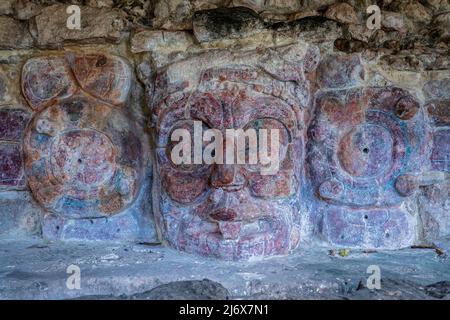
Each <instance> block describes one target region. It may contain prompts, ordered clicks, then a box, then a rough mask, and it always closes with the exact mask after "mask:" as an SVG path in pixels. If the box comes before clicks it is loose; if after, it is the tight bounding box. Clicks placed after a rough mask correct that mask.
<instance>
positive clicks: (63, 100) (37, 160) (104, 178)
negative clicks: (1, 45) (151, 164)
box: [22, 53, 143, 218]
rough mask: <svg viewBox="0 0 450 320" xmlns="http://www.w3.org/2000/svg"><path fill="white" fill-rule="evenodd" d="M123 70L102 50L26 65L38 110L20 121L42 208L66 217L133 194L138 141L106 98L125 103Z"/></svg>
mask: <svg viewBox="0 0 450 320" xmlns="http://www.w3.org/2000/svg"><path fill="white" fill-rule="evenodd" d="M130 72H131V71H130V68H129V67H128V65H127V63H126V62H125V61H123V60H122V59H120V58H118V57H113V56H109V55H104V54H84V55H83V54H75V53H68V54H67V55H66V56H65V57H64V56H50V57H38V58H33V59H30V60H29V61H28V62H27V63H26V64H25V66H24V68H23V72H22V73H23V77H22V87H23V92H24V95H25V97H26V98H27V100H28V102H29V104H30V105H31V106H32V107H33V108H35V109H37V110H40V111H39V112H37V113H36V114H35V115H34V117H33V119H32V121H31V123H30V125H29V126H28V128H27V133H26V137H25V141H24V154H25V159H26V160H25V168H26V172H27V175H28V178H29V186H30V188H31V191H32V192H33V195H34V197H35V198H36V199H37V200H38V202H39V203H40V204H41V205H43V206H44V207H45V208H46V209H47V210H49V211H52V212H57V213H60V214H62V215H63V216H65V217H66V218H74V217H75V218H77V217H98V216H105V215H106V216H109V215H113V214H116V213H118V212H120V211H122V210H123V209H124V208H126V207H128V206H129V205H130V204H131V203H132V202H133V201H134V199H135V198H136V195H137V193H138V191H139V187H140V184H141V183H140V181H141V177H140V175H141V170H142V153H143V151H142V146H141V142H140V139H139V137H138V136H137V133H136V132H135V129H134V126H133V124H132V123H131V122H130V121H129V119H128V117H127V115H126V114H125V113H124V112H122V111H120V110H119V109H118V107H115V106H112V105H109V104H106V103H105V102H108V103H111V104H115V105H120V104H123V103H124V102H125V100H126V99H127V97H128V93H129V89H130V82H131V79H130V78H131V74H130ZM72 74H73V75H74V76H72ZM95 98H97V99H95ZM102 101H105V102H102Z"/></svg>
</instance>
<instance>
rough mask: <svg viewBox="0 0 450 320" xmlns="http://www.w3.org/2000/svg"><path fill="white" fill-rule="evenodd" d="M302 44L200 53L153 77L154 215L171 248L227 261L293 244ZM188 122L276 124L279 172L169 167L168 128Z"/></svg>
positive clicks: (304, 90) (304, 89) (305, 99)
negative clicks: (241, 52)
mask: <svg viewBox="0 0 450 320" xmlns="http://www.w3.org/2000/svg"><path fill="white" fill-rule="evenodd" d="M306 49H307V48H304V47H302V46H297V47H296V46H293V47H287V48H280V50H278V51H275V50H274V51H273V52H267V53H266V54H258V53H254V52H251V53H248V54H247V55H238V54H233V53H231V52H230V53H228V54H226V55H223V54H222V55H221V56H220V57H219V56H216V55H215V54H214V53H213V54H205V55H202V56H200V57H198V58H197V59H195V58H193V59H190V60H186V61H182V62H179V63H175V64H173V65H172V66H170V67H169V68H168V69H167V70H165V71H164V72H162V73H160V74H158V78H157V81H156V88H155V96H154V97H153V98H154V100H153V114H154V115H153V119H155V121H154V123H153V125H154V126H155V129H156V134H157V143H158V148H157V163H158V166H157V170H158V174H159V181H158V182H157V184H156V185H155V186H156V192H158V199H159V208H158V211H159V213H158V214H157V222H158V224H159V227H160V229H161V231H162V235H163V237H164V239H165V240H166V241H167V242H168V243H169V244H170V245H171V246H173V247H175V248H177V249H179V250H182V251H187V252H193V253H197V254H201V255H206V256H213V257H219V258H223V259H229V260H242V259H250V258H254V257H263V256H272V255H280V254H287V253H288V252H290V251H291V250H292V249H293V248H295V247H296V246H297V244H298V242H299V240H300V220H301V217H300V212H299V209H298V208H299V202H298V201H299V200H300V197H299V194H298V189H299V182H300V180H301V176H300V174H301V168H302V155H303V145H304V142H303V138H302V129H303V128H304V123H303V109H304V108H306V107H307V106H308V103H309V83H308V81H307V80H306V79H305V77H304V74H303V68H302V65H303V62H304V61H303V58H304V57H305V56H306V52H308V50H306ZM250 57H251V58H250ZM218 58H219V59H220V60H219V59H218ZM288 59H289V60H288ZM294 60H295V61H296V63H293V61H294ZM244 62H245V65H242V64H243V63H244ZM309 62H310V61H309V60H308V63H309ZM192 66H195V67H194V68H192ZM312 68H313V67H312ZM181 70H183V72H181ZM188 77H189V78H188ZM194 79H198V82H197V81H192V80H194ZM286 81H290V82H286ZM194 120H197V121H201V122H202V123H203V127H204V128H205V129H206V128H215V129H218V130H220V131H221V132H222V133H223V134H224V136H225V130H226V129H230V128H243V129H247V128H255V129H257V130H259V129H262V128H266V129H274V128H276V129H278V130H279V131H280V144H281V149H280V150H281V151H280V168H279V171H278V172H277V173H275V174H273V175H263V174H261V170H262V167H261V165H259V166H258V165H234V164H225V165H223V164H212V165H206V164H204V165H190V166H189V165H175V164H174V163H173V162H172V160H171V156H170V152H171V150H172V148H173V144H172V143H171V142H170V135H171V133H172V132H173V130H175V129H177V128H185V129H188V130H189V131H192V128H193V125H194V124H193V121H194Z"/></svg>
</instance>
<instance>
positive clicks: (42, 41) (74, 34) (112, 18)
mask: <svg viewBox="0 0 450 320" xmlns="http://www.w3.org/2000/svg"><path fill="white" fill-rule="evenodd" d="M80 8H81V20H82V27H81V29H80V30H77V29H74V30H71V29H69V28H67V27H66V25H67V18H68V16H69V15H68V14H67V13H66V9H67V5H64V4H55V5H52V6H49V7H45V8H43V10H42V12H41V13H40V14H39V15H37V16H36V17H34V18H33V19H34V20H35V22H34V24H33V25H32V26H33V27H34V29H33V32H34V33H35V34H36V35H37V36H36V37H37V44H38V46H43V47H59V46H61V45H62V44H63V43H67V42H69V43H70V42H75V41H77V42H84V43H99V42H118V41H119V40H120V39H121V38H122V34H123V32H124V31H125V30H126V28H127V25H126V21H125V17H124V15H123V13H122V12H120V11H118V10H114V9H110V8H100V9H99V8H92V7H87V6H80Z"/></svg>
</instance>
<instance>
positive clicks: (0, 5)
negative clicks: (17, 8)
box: [0, 0, 16, 15]
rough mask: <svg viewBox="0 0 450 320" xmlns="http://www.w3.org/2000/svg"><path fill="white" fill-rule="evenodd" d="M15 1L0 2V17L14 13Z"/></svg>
mask: <svg viewBox="0 0 450 320" xmlns="http://www.w3.org/2000/svg"><path fill="white" fill-rule="evenodd" d="M15 1H16V0H3V1H1V2H0V15H10V14H13V13H14V2H15Z"/></svg>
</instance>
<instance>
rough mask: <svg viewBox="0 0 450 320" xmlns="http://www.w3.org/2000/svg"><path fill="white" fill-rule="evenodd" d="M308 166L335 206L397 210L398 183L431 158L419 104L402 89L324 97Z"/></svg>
mask: <svg viewBox="0 0 450 320" xmlns="http://www.w3.org/2000/svg"><path fill="white" fill-rule="evenodd" d="M308 134H309V137H311V139H310V140H309V143H308V147H307V148H308V159H307V165H308V168H309V171H310V173H311V179H312V182H313V184H314V185H315V187H316V188H317V189H316V190H317V193H318V195H320V196H321V197H322V198H323V199H326V200H327V201H330V202H332V203H335V204H341V205H342V204H345V205H350V206H371V205H375V204H377V205H395V204H398V203H400V202H401V197H403V196H406V195H407V194H406V193H402V192H398V190H397V189H396V188H395V181H396V180H397V179H398V177H399V176H401V175H402V174H403V173H405V172H415V171H416V170H417V168H420V166H421V164H422V163H423V162H424V161H425V159H426V139H427V138H426V137H427V130H426V126H425V122H424V118H423V114H422V112H421V111H420V109H419V107H418V102H416V100H414V98H413V97H412V96H411V95H410V94H409V93H408V92H406V91H404V90H401V89H399V88H367V89H352V90H342V91H337V92H328V93H324V94H323V95H322V96H319V99H318V109H317V113H316V115H315V118H314V120H313V122H312V125H311V127H310V129H309V133H308Z"/></svg>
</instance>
